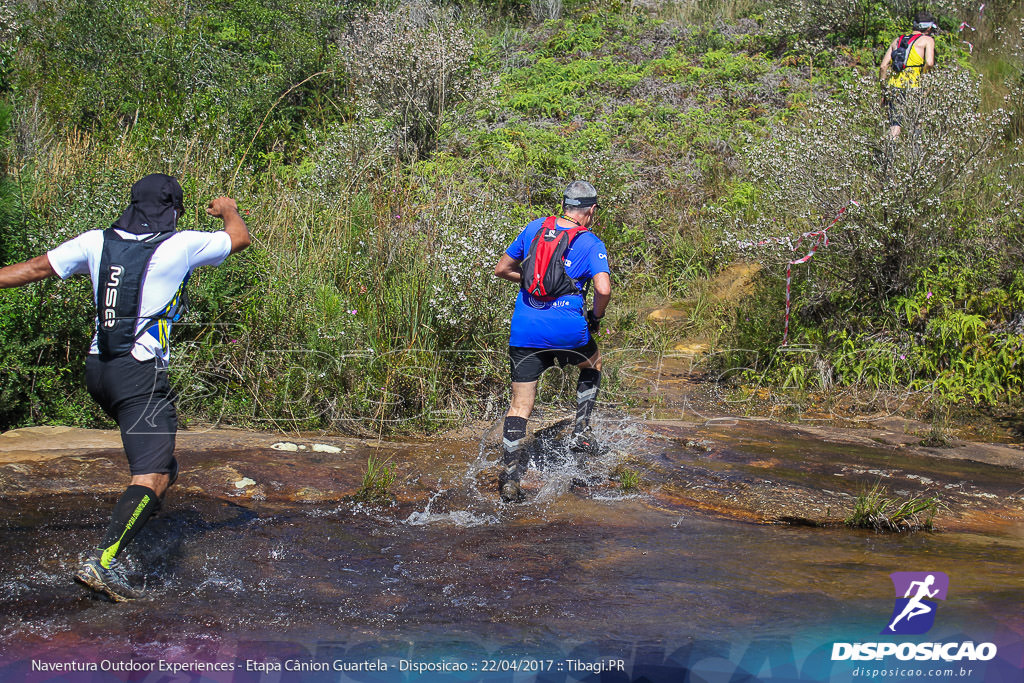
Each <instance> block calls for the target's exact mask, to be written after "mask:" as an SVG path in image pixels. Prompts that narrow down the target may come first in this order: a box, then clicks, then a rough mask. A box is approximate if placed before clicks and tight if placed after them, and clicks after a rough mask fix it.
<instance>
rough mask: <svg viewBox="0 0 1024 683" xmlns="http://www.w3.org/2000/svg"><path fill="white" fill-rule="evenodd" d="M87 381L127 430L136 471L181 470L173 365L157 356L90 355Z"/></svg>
mask: <svg viewBox="0 0 1024 683" xmlns="http://www.w3.org/2000/svg"><path fill="white" fill-rule="evenodd" d="M85 385H86V387H87V388H88V389H89V393H90V394H91V395H92V397H93V398H94V399H96V402H97V403H99V404H100V406H101V407H102V408H103V410H104V411H106V413H107V414H108V415H110V417H112V418H114V420H115V421H116V422H117V426H118V427H119V428H120V429H121V443H122V444H124V452H125V455H126V456H128V465H129V467H130V469H131V473H132V475H133V476H134V475H139V474H169V473H170V472H172V471H173V470H176V469H177V467H176V463H175V461H174V436H175V434H176V433H177V431H178V413H177V411H176V410H175V408H174V392H173V391H172V390H171V385H170V382H169V381H168V379H167V369H166V368H162V367H159V366H158V365H157V361H156V359H155V358H154V359H152V360H148V361H138V360H135V359H134V358H133V357H132V356H130V355H128V356H123V357H121V358H114V359H113V360H109V361H102V360H100V358H99V356H88V357H87V358H86V360H85Z"/></svg>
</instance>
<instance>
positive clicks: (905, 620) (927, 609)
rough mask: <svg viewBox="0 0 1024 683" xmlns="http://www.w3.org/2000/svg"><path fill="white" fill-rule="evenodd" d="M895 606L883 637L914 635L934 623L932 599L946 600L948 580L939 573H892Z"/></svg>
mask: <svg viewBox="0 0 1024 683" xmlns="http://www.w3.org/2000/svg"><path fill="white" fill-rule="evenodd" d="M889 577H890V578H891V579H892V583H893V588H894V589H895V591H896V604H895V606H894V607H893V610H892V616H891V617H890V618H889V625H888V626H886V627H885V630H883V631H882V633H883V634H891V633H898V634H901V635H917V634H920V633H927V632H928V631H929V630H930V629H931V627H932V625H934V624H935V610H936V609H937V608H938V603H936V602H935V600H945V599H946V593H947V591H948V590H949V577H948V576H946V574H944V573H942V572H893V573H892V574H890V575H889Z"/></svg>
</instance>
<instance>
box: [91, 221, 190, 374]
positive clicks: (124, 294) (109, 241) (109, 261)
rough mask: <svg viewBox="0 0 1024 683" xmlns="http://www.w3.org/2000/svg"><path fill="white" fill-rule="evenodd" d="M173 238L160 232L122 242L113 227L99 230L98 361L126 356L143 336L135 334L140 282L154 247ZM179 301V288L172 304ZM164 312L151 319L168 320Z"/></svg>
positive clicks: (167, 233) (97, 289)
mask: <svg viewBox="0 0 1024 683" xmlns="http://www.w3.org/2000/svg"><path fill="white" fill-rule="evenodd" d="M173 235H174V232H173V231H170V232H160V233H156V234H154V235H151V236H150V237H147V238H145V239H142V240H126V239H124V238H122V237H121V236H120V235H118V234H117V231H116V230H114V229H113V228H108V229H106V230H104V231H103V254H102V256H101V257H100V270H99V282H98V283H97V287H96V318H97V327H96V331H97V333H96V342H97V345H98V346H99V351H100V358H101V359H102V360H111V359H112V358H120V357H121V356H127V355H128V354H129V353H131V351H132V348H134V346H135V342H136V341H138V340H139V338H140V337H142V335H143V334H145V333H146V329H143V331H142V332H140V333H137V332H136V331H135V327H136V324H137V322H138V321H139V320H140V319H141V318H142V281H143V279H144V278H145V275H146V271H147V270H148V268H149V262H150V261H151V260H152V259H153V254H154V253H156V248H157V247H158V246H160V245H161V244H162V243H163V242H164V241H165V240H167V239H168V238H170V237H172V236H173ZM182 284H183V285H184V283H182ZM180 298H181V288H179V290H178V294H176V295H175V301H177V300H179V299H180ZM168 313H169V311H165V313H163V314H161V315H159V316H154V317H153V318H152V319H160V318H164V317H168Z"/></svg>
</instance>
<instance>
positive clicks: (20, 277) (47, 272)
mask: <svg viewBox="0 0 1024 683" xmlns="http://www.w3.org/2000/svg"><path fill="white" fill-rule="evenodd" d="M56 274H57V271H55V270H54V269H53V266H52V265H50V259H49V258H47V256H46V254H42V255H40V256H36V257H35V258H34V259H29V260H28V261H22V262H21V263H15V264H13V265H10V266H5V267H3V268H0V289H8V288H10V287H21V286H22V285H27V284H29V283H30V282H39V281H40V280H45V279H46V278H48V277H50V276H51V275H56Z"/></svg>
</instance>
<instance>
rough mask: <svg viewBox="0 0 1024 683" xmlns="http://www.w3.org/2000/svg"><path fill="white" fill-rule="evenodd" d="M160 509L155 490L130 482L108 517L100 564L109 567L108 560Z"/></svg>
mask: <svg viewBox="0 0 1024 683" xmlns="http://www.w3.org/2000/svg"><path fill="white" fill-rule="evenodd" d="M159 509H160V499H159V498H157V495H156V491H154V490H153V489H151V488H149V487H148V486H139V485H137V484H132V485H131V486H129V487H128V488H127V489H125V492H124V493H123V494H121V499H120V500H118V501H117V505H115V506H114V512H113V514H112V515H111V517H110V526H109V527H108V528H107V535H106V537H105V538H104V539H103V543H102V544H101V545H100V548H99V549H100V551H101V553H102V554H101V556H100V564H102V565H103V566H104V567H106V568H108V569H109V568H110V561H111V560H112V559H114V558H115V557H117V556H118V555H119V554H120V553H121V551H122V550H124V549H125V547H127V545H128V544H129V543H131V542H132V539H133V538H135V535H136V534H137V533H139V531H140V530H141V529H142V527H144V526H145V525H146V522H148V521H149V518H150V517H151V516H152V515H153V513H154V512H156V511H157V510H159Z"/></svg>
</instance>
